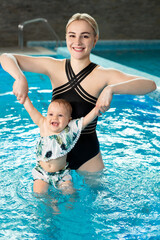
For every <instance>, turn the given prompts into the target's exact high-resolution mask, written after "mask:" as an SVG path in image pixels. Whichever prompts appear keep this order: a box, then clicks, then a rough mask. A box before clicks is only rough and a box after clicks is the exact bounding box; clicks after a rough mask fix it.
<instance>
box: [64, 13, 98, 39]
mask: <svg viewBox="0 0 160 240" xmlns="http://www.w3.org/2000/svg"><path fill="white" fill-rule="evenodd" d="M79 20H84V21H86V22H88V23H89V25H90V26H91V27H92V28H93V31H94V35H95V36H99V29H98V24H97V22H96V20H95V19H94V18H93V17H91V16H90V15H89V14H87V13H76V14H74V15H73V16H72V17H71V18H70V19H69V21H68V23H67V25H66V32H67V28H68V26H69V25H70V24H71V23H72V22H74V21H79Z"/></svg>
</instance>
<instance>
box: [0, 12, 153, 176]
mask: <svg viewBox="0 0 160 240" xmlns="http://www.w3.org/2000/svg"><path fill="white" fill-rule="evenodd" d="M98 36H99V32H98V26H97V23H96V21H95V20H94V19H93V18H92V17H91V16H90V15H88V14H79V13H77V14H75V15H73V16H72V17H71V19H70V20H69V22H68V23H67V26H66V42H67V47H68V50H69V52H70V54H71V58H70V60H66V59H63V60H59V59H54V58H51V57H30V56H24V55H17V54H14V55H11V54H2V55H1V58H0V61H1V65H2V67H3V68H4V70H6V71H7V72H8V73H9V74H10V75H11V76H12V77H13V78H14V79H15V82H14V85H13V93H14V94H15V95H16V97H17V99H18V100H19V101H20V103H24V100H25V98H26V96H27V93H28V84H27V80H26V77H25V75H24V74H23V72H22V71H29V72H36V73H43V74H46V75H47V76H48V77H49V78H50V80H51V84H52V88H53V96H52V100H54V99H57V98H63V99H66V100H67V101H69V102H70V103H71V105H72V108H73V114H72V118H73V119H74V118H79V117H82V116H85V115H86V114H87V113H88V112H89V111H90V110H91V109H92V108H93V107H94V106H95V105H96V106H97V111H101V112H103V113H104V112H105V111H107V110H108V109H109V107H110V103H111V100H112V95H113V94H135V95H143V94H146V93H149V92H152V91H154V90H155V89H156V84H155V83H154V81H152V80H149V79H146V78H142V77H138V76H133V75H129V74H125V73H123V72H120V71H118V70H116V69H110V68H103V67H101V66H99V65H96V64H94V63H91V61H90V52H91V50H92V48H93V47H94V46H95V44H96V42H97V40H98ZM97 115H98V114H97ZM95 128H96V121H94V123H91V124H90V125H89V126H88V127H87V128H85V129H84V130H83V131H82V134H81V136H80V138H79V140H78V142H77V144H76V146H75V147H74V148H73V149H72V151H71V152H70V153H69V154H68V156H67V162H69V167H70V168H71V169H78V170H81V171H88V172H96V171H100V170H102V169H103V168H104V164H103V160H102V156H101V153H100V150H99V143H98V139H97V135H96V130H95Z"/></svg>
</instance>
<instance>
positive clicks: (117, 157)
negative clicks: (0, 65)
mask: <svg viewBox="0 0 160 240" xmlns="http://www.w3.org/2000/svg"><path fill="white" fill-rule="evenodd" d="M26 76H27V79H28V82H29V86H30V98H31V100H32V101H33V104H34V106H35V107H36V108H37V109H38V110H39V111H40V112H42V113H43V114H46V110H47V106H48V104H49V102H50V99H51V84H50V81H49V79H48V78H47V77H46V76H44V75H41V74H34V73H33V74H32V73H26ZM0 78H1V81H0V106H1V112H0V156H1V158H0V182H1V184H0V239H2V240H3V239H4V240H6V239H18V240H19V239H23V240H25V239H26V240H28V239H34V240H51V239H54V240H56V239H58V240H59V239H61V240H68V239H71V240H72V239H73V240H75V239H76V240H81V239H83V240H90V239H98V240H103V239H107V240H108V239H111V240H114V239H122V240H123V239H132V240H133V239H150V240H152V239H160V175H159V171H160V161H159V160H160V158H159V155H160V103H158V102H156V101H154V100H153V99H151V98H149V97H148V96H126V95H123V96H119V95H116V96H114V97H113V101H112V104H111V108H110V110H109V111H108V112H107V113H105V114H103V116H101V117H99V122H98V126H97V134H98V137H99V140H100V146H101V151H102V156H103V160H104V164H105V170H104V171H102V172H99V173H96V174H95V173H93V174H86V173H80V172H76V171H72V176H73V183H74V188H75V193H74V194H72V195H68V196H67V195H65V196H64V195H62V194H61V192H59V191H58V190H55V189H54V188H52V187H51V188H50V190H49V193H48V195H39V196H37V195H35V194H33V191H32V184H33V182H32V176H31V170H32V168H33V167H34V166H35V163H36V162H35V152H34V151H35V144H36V139H37V137H38V136H39V132H38V128H37V127H36V126H35V125H34V124H33V122H32V120H30V118H29V116H28V113H27V112H26V111H25V110H24V108H23V106H22V105H20V104H19V103H18V102H17V100H16V98H15V96H14V95H13V94H12V87H11V86H12V83H13V80H12V78H11V77H10V76H9V75H8V74H6V73H5V72H4V71H3V70H2V69H1V70H0ZM55 201H57V203H55Z"/></svg>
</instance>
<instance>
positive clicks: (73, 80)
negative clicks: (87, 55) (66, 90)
mask: <svg viewBox="0 0 160 240" xmlns="http://www.w3.org/2000/svg"><path fill="white" fill-rule="evenodd" d="M96 66H97V64H95V63H92V62H91V63H90V64H89V65H88V66H87V67H85V68H84V69H82V70H81V71H80V72H79V73H78V74H75V73H74V71H73V69H72V67H71V63H70V59H67V60H66V66H65V69H66V75H67V78H68V81H69V83H70V86H71V87H72V88H76V87H77V86H80V83H81V82H82V81H83V79H85V78H86V77H87V76H88V75H89V74H90V73H91V72H92V71H93V69H94V68H95V67H96Z"/></svg>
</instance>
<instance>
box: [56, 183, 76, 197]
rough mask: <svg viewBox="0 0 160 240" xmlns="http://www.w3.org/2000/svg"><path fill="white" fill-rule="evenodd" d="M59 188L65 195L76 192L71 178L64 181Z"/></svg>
mask: <svg viewBox="0 0 160 240" xmlns="http://www.w3.org/2000/svg"><path fill="white" fill-rule="evenodd" d="M58 188H59V189H60V190H61V191H62V193H63V194H64V195H68V194H73V193H74V192H75V190H74V188H73V184H72V182H71V181H70V180H67V181H63V182H61V183H60V184H59V185H58Z"/></svg>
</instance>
